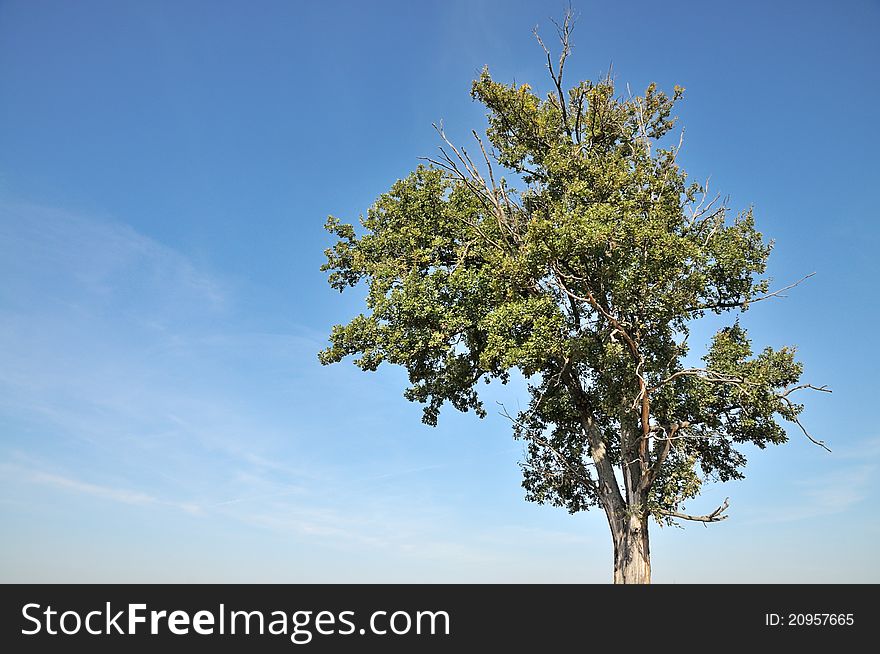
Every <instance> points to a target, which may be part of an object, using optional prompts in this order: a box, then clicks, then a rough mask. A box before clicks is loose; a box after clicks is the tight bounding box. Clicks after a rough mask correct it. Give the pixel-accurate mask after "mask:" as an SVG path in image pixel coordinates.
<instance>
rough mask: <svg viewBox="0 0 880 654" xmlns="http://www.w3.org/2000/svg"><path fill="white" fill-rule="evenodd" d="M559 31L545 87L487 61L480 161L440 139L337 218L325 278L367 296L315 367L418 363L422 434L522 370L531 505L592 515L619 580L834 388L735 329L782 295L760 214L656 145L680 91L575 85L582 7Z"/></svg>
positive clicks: (639, 577)
mask: <svg viewBox="0 0 880 654" xmlns="http://www.w3.org/2000/svg"><path fill="white" fill-rule="evenodd" d="M557 27H558V31H559V36H560V42H561V51H560V54H559V56H558V57H554V56H552V55H551V53H550V51H549V50H548V49H547V48H546V47H544V43H543V42H541V40H540V37H539V36H538V35H537V33H536V36H538V41H539V43H540V45H541V47H542V48H543V49H544V53H545V54H546V64H547V69H548V72H549V76H550V83H551V86H552V91H551V92H550V93H549V94H547V95H546V96H545V97H540V96H539V95H537V94H536V93H535V92H534V91H533V90H532V88H531V87H530V86H529V85H527V84H521V85H516V84H503V83H500V82H497V81H496V80H495V79H493V78H492V76H491V75H490V73H489V71H488V69H484V70H483V72H482V74H481V75H480V76H479V77H478V79H476V80H475V81H474V82H473V85H472V89H471V94H472V96H473V98H474V99H475V100H477V101H479V102H481V103H482V104H483V105H485V107H486V109H487V110H488V129H487V130H486V134H485V138H482V137H480V136H478V134H477V133H476V132H473V136H474V138H475V141H474V143H475V149H474V150H473V153H472V152H468V151H467V150H466V149H464V148H461V147H457V146H456V145H454V144H453V143H452V142H450V141H449V140H448V139H447V138H446V136H445V134H444V133H443V130H442V129H438V132H439V133H440V136H441V137H442V139H443V145H442V146H441V148H440V155H438V156H437V157H436V158H433V159H428V160H427V162H426V164H425V165H420V166H419V167H418V168H416V170H414V171H413V172H412V173H411V174H410V175H409V176H407V177H406V178H405V179H402V180H400V181H398V182H397V183H395V184H394V185H393V186H392V187H391V189H390V190H389V191H388V192H387V193H384V194H382V195H381V196H380V197H379V199H378V200H377V201H376V203H375V204H374V205H373V206H372V207H371V208H370V209H369V211H368V212H367V214H366V216H365V217H362V218H361V229H355V227H353V226H352V225H349V224H344V223H343V222H341V221H339V220H338V219H336V218H334V217H330V218H329V219H328V221H327V224H326V227H327V229H328V230H329V231H330V232H332V233H333V234H335V235H336V237H338V242H336V244H335V245H333V246H332V247H331V248H329V249H328V250H327V251H326V254H327V263H326V264H325V265H324V266H323V269H324V270H326V271H329V273H330V274H329V281H330V284H331V285H332V286H333V287H334V288H336V289H339V290H340V291H341V290H343V289H345V288H346V287H353V286H357V285H358V284H360V283H361V282H365V283H366V288H367V297H366V310H365V311H364V313H362V314H360V315H358V316H357V317H355V318H354V319H353V320H351V322H349V323H348V324H346V325H337V326H335V327H334V328H333V330H332V334H331V335H330V345H329V347H328V348H327V349H325V350H324V351H322V352H321V353H320V359H321V361H322V363H324V364H328V363H332V362H338V361H340V360H342V359H343V358H345V357H347V356H349V355H355V358H354V363H355V364H356V365H358V366H359V367H360V368H362V369H364V370H375V369H376V368H377V367H378V366H379V365H380V364H382V363H390V364H396V365H400V366H403V367H405V368H406V370H407V372H408V374H409V381H410V386H409V387H408V388H407V389H406V391H405V397H406V398H407V399H409V400H411V401H416V402H420V403H423V404H424V421H425V422H426V423H428V424H430V425H434V424H436V422H437V419H438V415H439V411H440V408H441V406H442V405H444V404H445V403H447V402H448V403H449V404H451V405H452V406H453V407H455V408H456V409H458V410H460V411H469V410H473V411H474V412H476V414H477V415H478V416H480V417H483V416H485V415H486V410H485V408H484V406H483V404H482V402H481V400H480V396H479V394H478V383H479V382H480V381H481V380H486V381H488V380H500V381H501V382H507V381H508V379H509V378H510V375H511V372H512V371H519V372H521V373H522V375H523V376H524V377H525V378H526V379H527V380H529V384H528V393H529V394H530V402H529V404H528V406H527V408H526V409H525V410H523V411H521V412H520V413H519V414H518V415H515V416H510V417H511V419H512V420H513V432H514V436H515V437H516V438H517V439H521V440H522V441H524V443H525V452H526V454H525V460H524V461H523V462H522V464H521V465H522V471H523V486H524V488H525V491H526V496H527V499H529V500H531V501H535V502H539V503H549V504H553V505H556V506H560V507H564V508H566V509H568V510H569V511H570V512H572V513H575V512H578V511H584V510H587V509H589V508H591V507H600V508H601V509H602V510H603V511H604V513H605V516H606V518H607V520H608V524H609V526H610V529H611V535H612V540H613V543H614V577H613V578H614V581H615V582H617V583H647V582H649V581H650V577H651V568H650V556H649V540H648V525H649V519H651V518H653V519H655V520H656V521H658V522H660V523H661V524H668V523H673V522H676V521H679V520H696V521H702V522H707V523H708V522H717V521H720V520H723V519H724V518H725V517H726V515H727V514H726V513H725V511H726V509H727V501H725V502H724V504H723V505H722V506H720V507H718V508H717V509H716V510H714V511H712V512H710V513H707V514H705V515H691V514H688V513H685V512H684V511H683V510H682V503H683V502H685V501H687V500H690V499H691V498H694V497H695V496H697V494H698V493H699V492H700V489H701V486H702V484H703V483H704V482H705V481H706V480H720V481H727V480H731V479H739V478H741V477H742V476H743V472H742V470H743V466H744V465H745V463H746V458H745V456H744V455H743V453H742V452H741V451H740V448H738V445H740V444H744V443H751V444H753V445H756V446H758V447H759V448H764V447H765V446H767V445H770V444H779V443H784V442H785V441H786V440H787V436H786V431H785V429H784V428H783V426H782V425H783V424H784V422H786V421H787V422H789V423H792V424H794V425H796V426H797V427H800V428H801V429H802V430H803V426H802V425H801V423H800V421H799V417H798V416H799V414H800V412H801V410H802V408H803V407H802V405H801V404H799V403H798V402H797V401H796V400H795V399H794V398H795V395H794V394H795V392H796V391H798V390H805V389H814V390H827V389H825V387H815V386H811V385H809V384H804V383H801V382H800V378H801V372H802V366H801V364H800V363H799V362H798V361H796V359H795V352H794V350H793V349H791V348H787V347H783V348H780V349H772V348H769V347H768V348H764V349H762V350H759V351H756V350H755V349H754V348H753V346H752V344H751V342H750V340H749V337H748V335H747V333H746V330H745V328H744V327H743V326H742V325H741V324H740V315H741V314H742V313H743V312H745V311H746V310H747V309H748V308H749V307H750V306H751V305H752V304H754V303H756V302H759V301H762V300H765V299H768V298H770V297H774V296H777V295H778V294H779V291H775V292H774V291H770V288H769V283H768V280H767V279H766V278H765V277H764V273H765V268H766V264H767V258H768V256H769V254H770V251H771V246H772V244H770V243H768V242H767V241H766V240H765V239H764V238H763V236H762V234H761V233H760V232H758V231H757V230H756V228H755V222H754V218H753V215H752V211H751V210H746V211H744V212H741V213H737V214H734V213H733V212H732V211H731V210H730V209H729V207H728V206H726V204H725V203H724V202H722V201H720V199H719V197H718V196H714V197H712V196H710V195H709V193H708V189H707V188H705V186H704V185H701V184H697V183H690V182H689V181H688V180H687V176H686V174H685V172H684V171H683V170H682V168H681V167H680V166H679V164H678V163H677V162H676V157H677V154H678V152H679V150H680V148H681V140H680V139H679V140H677V141H675V139H673V142H672V143H671V144H666V142H665V140H664V137H665V136H667V135H668V134H669V132H670V131H672V130H673V127H674V125H675V118H674V117H673V109H674V106H675V104H676V102H677V101H678V100H679V99H680V98H681V97H682V93H683V89H682V88H680V87H675V88H674V89H673V91H672V94H671V95H669V94H667V93H664V92H663V91H661V90H659V89H658V88H657V87H656V85H654V84H651V85H650V86H648V87H647V89H646V90H645V92H644V94H642V95H631V94H626V95H623V94H620V93H618V91H617V89H616V88H615V84H614V81H613V80H612V79H611V77H610V76H608V77H606V78H605V79H600V80H598V81H583V82H581V83H579V84H577V85H576V86H574V87H571V88H566V87H565V86H564V83H563V72H564V68H565V64H566V61H567V59H568V56H569V54H570V52H571V48H570V34H571V27H572V23H571V18H570V16H567V17H566V19H565V21H564V22H563V23H562V24H561V25H558V26H557ZM670 136H671V135H670ZM710 312H711V313H715V314H722V313H732V320H731V322H730V323H729V324H728V326H726V327H724V328H722V329H720V330H719V331H718V332H717V333H716V334H715V336H714V338H713V339H712V341H711V344H710V345H709V346H708V347H707V351H705V353H704V354H703V356H702V360H701V361H699V362H698V364H699V365H693V362H694V361H695V359H689V358H688V355H689V349H688V342H687V338H688V334H689V331H690V329H691V326H692V324H693V322H694V321H696V320H698V319H700V318H701V317H704V316H706V315H707V314H708V313H710ZM688 361H690V362H688ZM803 433H804V434H805V435H806V436H807V437H808V438H810V439H811V440H813V442H815V443H817V444H820V445H823V446H824V444H823V443H822V442H821V441H816V440H815V439H813V438H812V437H811V436H810V435H809V434H808V433H807V432H806V430H803Z"/></svg>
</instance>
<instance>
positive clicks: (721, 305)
mask: <svg viewBox="0 0 880 654" xmlns="http://www.w3.org/2000/svg"><path fill="white" fill-rule="evenodd" d="M815 274H816V273H815V272H811V273H810V274H809V275H804V276H803V277H801V278H800V279H799V280H797V281H796V282H794V283H793V284H789V285H788V286H783V287H782V288H780V289H778V290H776V291H772V292H770V293H767V294H766V295H761V296H759V297H756V298H751V299H745V300H742V301H736V302H717V303H715V304H698V305H697V306H694V307H688V308H686V309H685V311H705V310H707V309H735V308H736V307H743V308H746V307H748V306H749V305H750V304H754V303H755V302H762V301H763V300H769V299H770V298H773V297H787V296H785V295H783V293H784V292H785V291H789V290H791V289H793V288H794V287H795V286H798V285H800V284H801V283H802V282H804V281H806V280H808V279H809V278H810V277H812V276H813V275H815Z"/></svg>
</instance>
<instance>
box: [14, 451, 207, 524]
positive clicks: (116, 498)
mask: <svg viewBox="0 0 880 654" xmlns="http://www.w3.org/2000/svg"><path fill="white" fill-rule="evenodd" d="M0 470H2V471H3V474H4V476H6V477H7V480H9V479H10V478H11V479H17V480H18V481H21V482H25V483H29V484H40V485H44V486H50V487H53V488H57V489H60V490H63V491H66V492H72V493H81V494H83V495H90V496H93V497H97V498H100V499H103V500H109V501H112V502H120V503H122V504H133V505H136V506H150V505H154V506H167V507H172V508H176V509H180V510H182V511H186V512H187V513H198V512H199V511H200V507H199V506H198V505H197V504H191V503H185V502H183V503H182V502H174V501H167V500H161V499H159V498H157V497H155V496H153V495H150V494H148V493H142V492H139V491H133V490H128V489H125V488H115V487H112V486H102V485H99V484H92V483H89V482H85V481H81V480H79V479H73V478H71V477H65V476H63V475H59V474H54V473H50V472H45V471H41V470H33V469H29V468H24V467H21V466H16V465H10V464H5V463H2V464H0Z"/></svg>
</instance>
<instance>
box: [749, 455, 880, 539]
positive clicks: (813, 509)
mask: <svg viewBox="0 0 880 654" xmlns="http://www.w3.org/2000/svg"><path fill="white" fill-rule="evenodd" d="M877 471H878V466H877V465H875V464H873V463H867V464H864V465H858V466H846V467H844V468H840V469H836V470H833V471H831V472H828V473H825V474H822V475H818V476H815V477H813V478H811V479H809V480H805V481H801V482H798V483H797V484H796V485H795V489H796V490H797V491H799V492H797V493H796V494H795V499H794V500H788V501H786V502H783V503H778V504H774V505H773V506H770V507H767V508H764V509H760V510H758V511H756V512H755V513H753V518H752V519H751V520H749V521H748V522H749V523H750V524H764V523H771V522H774V523H776V522H795V521H798V520H807V519H810V518H817V517H821V516H829V515H836V514H839V513H844V512H846V511H850V510H852V509H854V508H856V507H857V506H858V505H860V504H861V503H862V502H864V501H865V500H866V499H867V498H868V497H869V496H870V495H871V494H872V493H873V492H874V489H873V486H874V484H875V479H876V477H877Z"/></svg>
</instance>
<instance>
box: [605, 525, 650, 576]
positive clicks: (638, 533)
mask: <svg viewBox="0 0 880 654" xmlns="http://www.w3.org/2000/svg"><path fill="white" fill-rule="evenodd" d="M614 583H615V584H650V583H651V550H650V548H649V547H648V517H647V516H643V517H642V516H637V515H634V516H630V517H628V518H624V519H623V520H621V522H620V524H619V529H618V530H617V533H616V534H615V536H614Z"/></svg>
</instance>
